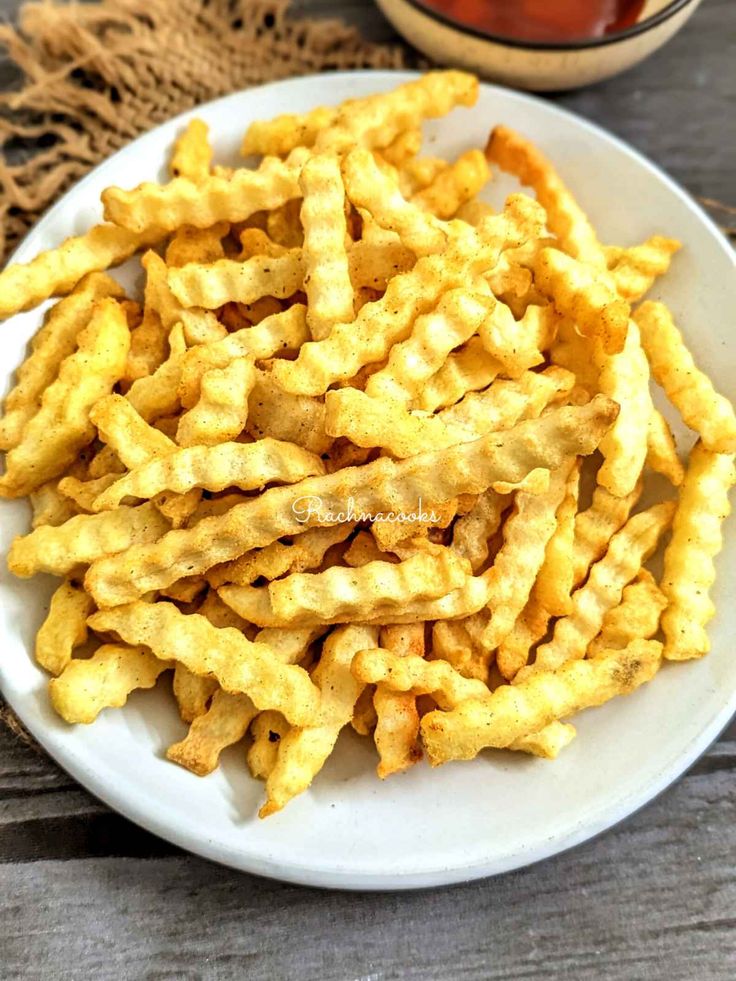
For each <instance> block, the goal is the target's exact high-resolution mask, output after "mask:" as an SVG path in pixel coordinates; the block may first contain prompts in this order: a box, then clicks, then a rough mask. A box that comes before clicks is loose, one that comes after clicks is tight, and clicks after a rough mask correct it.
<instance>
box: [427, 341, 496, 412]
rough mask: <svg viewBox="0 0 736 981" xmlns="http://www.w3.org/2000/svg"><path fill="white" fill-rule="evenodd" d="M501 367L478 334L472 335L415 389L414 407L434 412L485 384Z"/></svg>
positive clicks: (483, 386)
mask: <svg viewBox="0 0 736 981" xmlns="http://www.w3.org/2000/svg"><path fill="white" fill-rule="evenodd" d="M500 371H501V364H500V362H499V361H497V360H496V358H494V357H493V356H492V355H490V354H489V353H488V352H487V351H486V349H485V347H484V346H483V342H482V341H481V339H480V337H471V338H470V340H469V341H468V343H467V344H465V345H464V346H463V347H461V348H460V349H459V350H457V351H455V352H454V353H452V354H449V355H448V356H447V359H446V360H445V362H444V364H443V365H442V367H441V368H439V369H438V370H437V372H436V374H434V375H433V376H432V377H431V378H430V379H429V380H428V381H427V382H426V383H425V384H424V385H423V387H422V389H421V391H420V392H418V393H417V398H416V403H415V405H416V408H417V409H424V411H425V412H434V411H435V409H440V408H442V407H443V406H450V405H454V403H455V402H459V401H460V399H461V398H462V397H463V396H464V395H466V394H467V393H468V392H477V391H479V390H480V389H483V388H486V387H487V386H488V385H490V384H491V382H492V381H493V380H494V378H496V376H497V375H498V374H499V373H500Z"/></svg>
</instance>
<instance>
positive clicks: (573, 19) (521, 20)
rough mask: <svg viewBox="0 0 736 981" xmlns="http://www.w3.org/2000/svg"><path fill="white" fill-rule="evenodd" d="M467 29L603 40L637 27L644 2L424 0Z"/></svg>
mask: <svg viewBox="0 0 736 981" xmlns="http://www.w3.org/2000/svg"><path fill="white" fill-rule="evenodd" d="M421 2H422V5H423V6H427V7H431V8H433V9H435V10H437V11H439V12H440V13H443V14H447V15H448V16H449V17H452V18H453V19H454V20H457V21H459V22H460V23H462V24H466V25H467V26H468V27H475V28H478V29H480V30H482V31H487V32H488V33H490V34H496V35H501V36H502V37H509V38H517V39H519V40H522V41H546V42H549V43H559V42H561V41H563V42H564V41H574V40H579V39H582V38H594V37H603V36H604V35H606V34H613V33H615V32H616V31H620V30H623V29H624V28H626V27H631V26H632V24H635V23H636V22H637V20H638V18H639V15H640V14H641V11H642V8H643V7H644V3H645V0H421Z"/></svg>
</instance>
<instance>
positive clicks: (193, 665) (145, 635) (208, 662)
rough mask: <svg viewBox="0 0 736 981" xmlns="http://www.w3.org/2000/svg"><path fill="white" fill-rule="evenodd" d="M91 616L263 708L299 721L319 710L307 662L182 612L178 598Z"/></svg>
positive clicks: (94, 622)
mask: <svg viewBox="0 0 736 981" xmlns="http://www.w3.org/2000/svg"><path fill="white" fill-rule="evenodd" d="M88 622H89V625H90V626H91V627H92V629H93V630H102V631H110V632H114V633H116V634H118V636H119V637H121V639H122V640H124V641H125V642H126V643H129V644H136V645H137V644H142V645H145V646H146V647H149V648H150V649H151V651H152V652H153V653H154V654H155V655H156V657H158V658H161V660H164V661H179V662H181V663H182V664H184V666H185V667H187V668H189V670H190V671H194V673H195V674H204V675H211V676H212V677H214V678H216V679H217V681H218V682H219V683H220V687H221V688H222V689H223V690H224V691H227V692H232V693H234V694H240V693H244V694H246V695H249V696H250V697H251V698H252V699H253V701H254V703H255V704H256V706H257V707H258V708H259V709H276V710H277V711H279V712H281V713H282V714H283V715H284V716H285V717H286V718H287V719H288V720H289V722H291V723H292V724H293V725H304V724H309V723H310V722H311V721H312V720H313V719H314V718H315V717H316V714H317V712H318V710H319V701H320V693H319V690H318V689H317V688H315V686H314V685H313V684H312V682H311V681H310V680H309V675H308V674H307V673H306V671H304V670H303V669H302V668H300V667H298V666H296V665H293V664H283V663H281V662H280V661H279V660H278V659H277V658H275V657H274V656H273V655H272V653H271V651H270V650H269V648H268V647H265V646H264V645H263V644H254V643H252V642H251V641H249V640H247V639H246V638H245V636H244V635H243V634H242V633H241V632H240V631H239V630H236V629H234V628H232V627H224V628H219V627H214V626H213V625H212V624H211V623H210V622H209V621H208V620H207V618H206V617H203V616H201V615H200V614H198V613H192V614H189V615H186V614H184V613H181V612H180V611H179V610H178V609H177V608H176V607H175V606H174V604H173V603H167V602H158V603H145V602H140V603H131V604H129V605H127V606H119V607H115V609H112V610H104V611H101V612H99V613H95V614H93V615H92V617H90V619H89V621H88Z"/></svg>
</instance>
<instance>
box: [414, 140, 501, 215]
mask: <svg viewBox="0 0 736 981" xmlns="http://www.w3.org/2000/svg"><path fill="white" fill-rule="evenodd" d="M490 176H491V171H490V168H489V166H488V162H487V161H486V158H485V157H484V155H483V153H482V151H480V150H466V151H465V153H461V154H460V156H459V157H458V158H457V160H454V161H453V162H452V163H451V164H450V165H449V167H443V168H442V170H441V171H440V172H439V173H438V174H437V175H436V176H435V178H434V180H433V181H432V182H431V183H430V184H428V185H427V186H426V187H424V188H422V190H421V191H418V192H417V193H416V194H415V195H414V196H413V197H412V199H411V200H412V202H413V203H414V204H417V205H419V207H420V208H425V209H426V210H427V211H429V212H431V213H432V214H433V215H436V217H437V218H442V219H448V218H452V217H453V216H454V214H455V212H456V211H457V210H458V208H460V207H461V206H462V205H463V204H465V202H466V201H470V200H471V199H472V198H474V197H475V195H476V194H479V193H480V192H481V191H482V190H483V187H484V186H485V184H486V183H487V182H488V180H489V178H490Z"/></svg>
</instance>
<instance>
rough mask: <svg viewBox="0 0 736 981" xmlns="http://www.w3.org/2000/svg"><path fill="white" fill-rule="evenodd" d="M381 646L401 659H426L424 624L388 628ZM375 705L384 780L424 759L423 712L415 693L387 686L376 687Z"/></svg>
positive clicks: (381, 775)
mask: <svg viewBox="0 0 736 981" xmlns="http://www.w3.org/2000/svg"><path fill="white" fill-rule="evenodd" d="M380 643H381V646H382V647H383V648H385V649H386V650H387V651H390V652H391V653H392V654H394V655H395V656H397V657H406V656H409V655H411V656H414V657H423V656H424V624H423V623H408V624H406V625H404V626H393V627H384V628H383V629H382V630H381V633H380ZM353 660H355V659H353ZM365 690H366V691H367V690H369V689H365ZM373 706H374V708H375V711H376V727H375V732H374V735H373V738H374V740H375V744H376V749H377V750H378V756H379V763H378V766H377V768H376V772H377V773H378V776H379V777H380V778H381V779H382V780H383V779H385V778H386V777H389V776H391V774H392V773H401V772H403V771H404V770H408V769H409V767H410V766H413V765H414V763H417V762H418V761H419V760H420V759H421V757H422V750H421V747H420V746H419V713H418V711H417V705H416V698H415V697H414V695H413V694H412V693H411V692H397V691H393V690H392V689H391V688H390V687H389V686H388V685H384V684H378V685H376V690H375V692H374V693H373Z"/></svg>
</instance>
